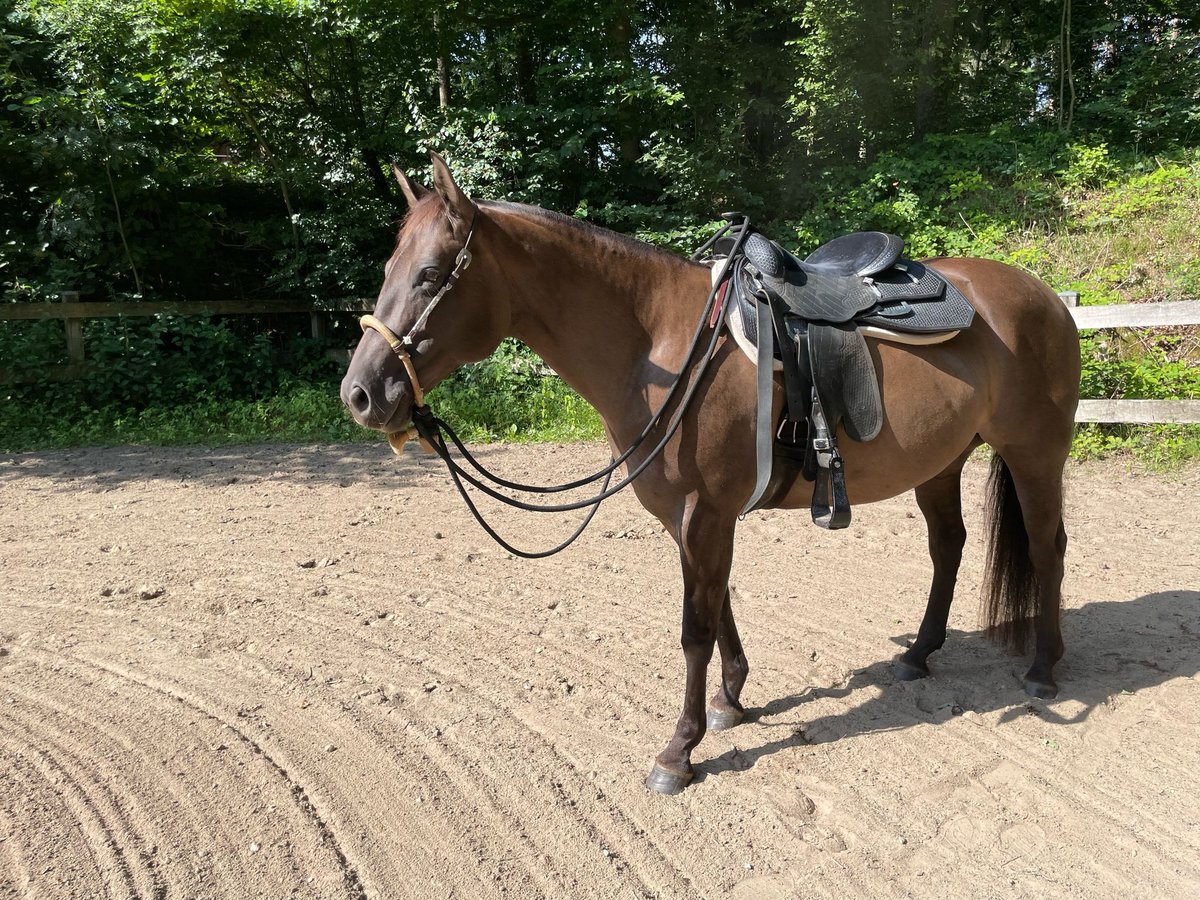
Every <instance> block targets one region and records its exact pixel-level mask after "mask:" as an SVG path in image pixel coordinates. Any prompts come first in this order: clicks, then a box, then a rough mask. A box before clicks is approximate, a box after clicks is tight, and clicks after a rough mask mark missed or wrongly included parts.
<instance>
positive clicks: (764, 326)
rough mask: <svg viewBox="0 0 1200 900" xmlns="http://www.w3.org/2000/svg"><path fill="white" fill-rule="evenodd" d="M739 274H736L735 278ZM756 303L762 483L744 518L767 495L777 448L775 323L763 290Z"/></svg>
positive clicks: (757, 434) (758, 451)
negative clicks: (773, 412) (775, 424)
mask: <svg viewBox="0 0 1200 900" xmlns="http://www.w3.org/2000/svg"><path fill="white" fill-rule="evenodd" d="M737 274H738V273H735V274H734V277H735V278H736V277H737ZM754 302H755V319H756V330H757V332H758V360H757V365H758V416H757V420H756V422H755V426H754V435H755V438H754V439H755V448H756V449H755V457H756V460H757V469H758V480H757V482H756V483H755V485H754V493H753V494H751V495H750V499H749V500H748V501H746V505H745V506H744V507H743V508H742V515H745V514H746V513H748V512H750V510H752V509H754V508H755V507H756V506H758V504H759V501H761V500H762V498H763V494H765V493H766V492H767V485H768V484H769V483H770V481H771V463H772V456H773V453H774V447H775V428H774V424H773V421H772V417H771V413H772V410H773V409H774V407H775V404H774V402H773V400H774V388H775V342H774V340H773V338H774V336H775V323H774V322H773V321H772V318H773V317H772V315H771V305H770V302H769V301H768V299H767V296H766V294H765V293H764V292H763V291H759V292H758V293H756V294H755V296H754Z"/></svg>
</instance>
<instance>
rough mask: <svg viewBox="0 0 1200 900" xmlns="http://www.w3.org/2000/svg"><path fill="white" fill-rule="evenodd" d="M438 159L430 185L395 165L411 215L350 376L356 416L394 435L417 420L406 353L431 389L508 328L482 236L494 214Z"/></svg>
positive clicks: (345, 391) (348, 396)
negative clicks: (492, 289)
mask: <svg viewBox="0 0 1200 900" xmlns="http://www.w3.org/2000/svg"><path fill="white" fill-rule="evenodd" d="M431 156H432V158H433V183H434V189H433V190H432V191H430V190H427V189H425V188H423V187H421V186H420V185H419V184H417V183H416V182H414V181H413V180H411V179H410V178H409V177H408V176H407V175H405V174H404V173H403V172H401V171H400V170H399V169H398V168H397V169H395V173H396V180H397V181H399V182H400V188H401V190H403V192H404V196H405V197H406V198H407V199H408V206H409V210H408V215H407V217H406V218H405V220H404V224H403V225H402V226H401V228H400V235H399V238H398V239H397V241H396V249H395V251H394V252H393V253H392V256H391V258H390V259H389V260H388V261H387V264H386V265H385V266H384V276H383V287H382V288H381V289H380V291H379V299H378V300H376V302H375V311H374V323H373V324H366V325H365V326H364V334H363V337H362V340H361V341H359V344H358V347H357V348H356V349H355V351H354V357H353V358H352V359H351V361H350V367H349V369H348V370H347V371H346V377H345V378H343V379H342V391H341V395H342V402H343V403H345V404H346V406H347V407H348V408H349V410H350V413H351V414H352V415H353V416H354V419H355V421H356V422H358V423H359V424H360V425H362V426H364V427H366V428H374V429H377V430H379V431H383V432H385V433H387V434H396V433H398V432H402V431H404V430H406V428H407V426H408V424H409V422H410V420H411V418H412V409H413V404H414V399H415V398H414V386H413V379H412V378H411V377H410V375H409V372H408V371H407V370H406V365H407V363H406V362H405V357H406V356H407V357H408V358H409V359H410V361H411V365H412V370H413V371H414V372H415V373H416V375H417V380H418V381H419V384H420V387H419V388H418V389H417V390H418V391H419V390H420V389H424V390H429V389H431V388H433V387H434V386H435V385H437V383H438V382H439V381H441V380H442V379H443V378H445V377H446V376H447V375H449V374H450V373H451V372H453V371H454V370H455V369H457V368H458V367H459V366H461V365H463V364H464V363H468V362H475V361H477V360H480V359H483V358H484V357H486V356H488V355H489V354H490V353H491V352H492V351H493V350H495V349H496V346H497V345H498V344H499V343H500V340H501V339H502V338H503V337H504V335H505V334H506V333H507V327H508V312H507V310H506V308H504V307H503V305H502V304H501V303H499V302H498V300H497V298H493V297H491V296H489V292H488V291H487V290H485V287H486V284H487V282H488V281H489V280H493V282H494V279H489V275H493V274H494V272H489V271H488V270H489V269H491V268H492V263H493V260H492V259H491V258H490V257H489V254H488V253H487V250H486V247H485V245H486V243H487V241H486V238H485V237H484V235H483V234H482V233H483V232H485V231H487V230H488V227H487V220H486V218H485V216H484V215H483V214H481V213H480V211H479V209H478V207H476V206H475V204H474V203H472V202H471V200H470V198H469V197H467V195H466V194H465V193H463V191H462V189H461V188H460V187H459V186H458V184H456V183H455V181H454V176H452V175H451V174H450V169H449V168H448V167H447V166H446V163H445V161H444V160H443V159H442V158H441V157H440V156H438V155H437V154H436V153H435V154H431ZM468 242H469V246H468ZM464 251H465V252H464ZM472 259H473V260H474V264H473V265H472V268H471V271H470V273H469V274H464V272H465V271H466V266H467V264H468V263H470V262H471V261H472ZM459 277H461V279H462V280H461V281H459V280H458V278H459ZM451 287H452V288H453V290H450V288H451ZM379 326H383V327H382V328H380V327H379ZM388 332H390V334H388ZM389 341H394V342H396V343H398V344H401V345H402V346H399V347H393V346H391V344H390V343H389Z"/></svg>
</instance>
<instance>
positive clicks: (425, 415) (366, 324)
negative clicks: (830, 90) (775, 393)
mask: <svg viewBox="0 0 1200 900" xmlns="http://www.w3.org/2000/svg"><path fill="white" fill-rule="evenodd" d="M476 215H478V213H476ZM724 218H726V219H728V220H729V224H728V225H725V226H723V227H722V228H721V229H720V230H719V231H718V232H717V233H716V234H714V235H713V236H712V237H711V238H709V239H708V240H707V241H705V243H704V244H703V245H702V246H701V247H700V248H699V249H698V250H697V251H696V252H695V253H693V254H692V257H691V258H692V259H693V260H699V259H700V258H701V257H702V255H703V254H704V253H705V252H706V251H707V250H708V249H709V248H711V247H712V246H713V245H714V244H715V243H716V242H717V241H718V240H719V239H720V238H721V237H723V236H724V235H726V234H727V233H729V232H730V230H732V229H734V228H737V229H738V230H737V237H736V239H735V241H734V245H733V249H732V250H731V251H730V254H729V258H730V259H731V260H732V259H733V258H735V257H736V256H737V254H738V253H740V252H741V248H742V244H743V242H744V240H745V238H746V236H747V235H748V233H749V228H748V227H747V226H748V225H749V221H748V220H747V219H746V217H745V216H743V215H741V214H740V213H728V214H726V215H725V216H724ZM738 220H740V226H739V222H738ZM474 234H475V222H474V221H472V223H471V230H470V232H469V233H468V234H467V240H466V242H465V243H464V244H463V247H462V249H461V250H460V251H459V252H458V256H457V258H456V260H455V265H454V269H453V270H452V271H451V272H450V274H449V275H448V276H447V278H446V282H445V283H444V284H443V285H442V287H441V288H440V289H439V290H438V292H437V294H435V295H434V297H433V299H432V300H431V301H430V302H429V304H428V305H427V306H426V307H425V309H424V311H423V312H422V313H421V315H420V317H419V318H418V319H417V322H416V324H414V325H413V327H412V328H410V329H409V330H408V333H407V334H406V335H405V336H404V337H403V338H399V337H397V336H396V334H395V332H393V331H392V330H391V329H390V328H388V327H387V325H385V324H384V323H383V322H381V321H380V320H379V319H377V318H376V317H375V316H373V315H366V316H363V317H362V318H360V319H359V325H360V326H361V327H362V330H363V332H364V333H365V332H366V331H367V330H368V329H370V330H373V331H376V332H378V333H379V335H380V336H381V337H383V339H384V340H386V341H387V342H388V345H389V346H390V347H391V348H392V352H394V353H395V354H396V356H397V357H398V358H399V359H400V362H401V363H402V364H403V365H404V369H405V372H406V373H407V374H408V378H409V381H410V383H411V385H412V391H413V426H412V427H411V428H409V429H407V430H406V431H403V432H397V433H395V434H390V435H388V443H389V444H391V446H392V449H393V450H394V451H395V452H396V453H399V452H400V451H401V450H402V449H403V447H404V445H405V443H406V442H407V441H408V440H410V439H411V438H413V437H418V438H419V439H420V442H421V446H422V448H423V449H425V450H426V451H427V452H432V453H435V454H437V455H438V456H439V457H440V458H441V459H442V461H443V462H444V463H445V464H446V468H447V470H448V471H449V473H450V478H451V480H452V481H453V482H454V486H455V488H456V489H457V490H458V493H459V495H460V496H461V497H462V499H463V501H464V502H465V503H466V505H467V509H469V510H470V511H471V514H472V516H474V518H475V521H477V522H478V523H479V525H480V526H481V527H482V528H483V530H484V531H486V532H487V533H488V535H489V536H490V537H491V538H492V539H493V540H494V541H496V543H498V544H499V545H500V546H501V547H503V548H504V549H505V550H507V551H508V552H509V553H512V554H513V555H514V556H520V557H523V558H525V559H541V558H544V557H547V556H552V555H553V554H555V553H558V552H559V551H561V550H565V549H566V548H567V547H569V546H570V545H571V544H572V543H574V542H575V540H576V539H577V538H578V537H579V536H580V535H581V534H583V532H584V530H585V529H586V528H587V526H588V525H589V524H590V523H591V521H592V518H593V517H594V516H595V515H596V512H597V510H599V508H600V504H601V503H602V502H604V501H605V500H607V499H608V498H609V497H611V496H613V495H614V494H616V493H618V492H619V491H621V490H623V489H624V488H626V487H628V486H629V485H630V484H631V483H632V482H633V481H634V480H635V479H636V478H637V477H638V476H639V475H641V474H642V473H643V472H644V471H646V469H647V468H649V466H650V464H651V463H653V462H654V460H655V459H657V458H658V456H659V455H660V454H661V453H662V451H663V450H664V449H665V447H666V446H667V444H668V443H670V441H671V438H673V437H674V436H675V432H676V431H678V430H679V426H680V425H681V424H682V422H683V417H684V414H685V413H686V412H687V410H688V407H689V406H690V405H691V401H692V398H693V397H694V396H695V393H696V391H697V389H698V388H699V386H700V384H701V382H703V380H704V375H705V373H706V372H707V371H708V366H709V365H710V364H711V363H712V361H713V358H714V357H715V355H716V350H717V347H718V344H719V340H720V336H721V331H722V327H723V325H724V322H725V315H726V310H727V309H728V304H727V303H725V302H724V291H723V288H724V287H725V284H726V282H727V280H728V279H729V277H730V275H731V273H732V270H733V267H732V266H731V265H726V266H725V268H724V270H723V272H722V274H721V275H720V276H719V277H718V278H717V279H716V281H715V283H714V284H713V286H712V288H711V290H710V291H709V294H708V299H707V301H706V302H705V306H704V311H703V313H702V314H701V316H700V322H699V324H698V326H697V327H696V331H695V334H694V335H693V337H692V341H691V344H690V345H689V347H688V352H687V355H686V356H685V357H684V360H683V363H682V364H681V366H680V370H679V374H678V375H676V376H675V379H674V381H673V382H672V383H671V386H670V388H668V390H667V393H666V396H665V397H664V398H663V401H662V403H661V404H660V405H659V407H658V409H657V410H656V411H655V413H654V414H653V415H652V416H651V417H650V419H649V421H648V422H647V423H646V426H645V427H644V428H643V429H642V431H641V433H640V434H639V435H638V436H637V437H636V438H635V439H634V440H633V441H632V442H631V443H630V445H629V447H627V448H626V449H625V450H624V451H623V452H622V453H621V454H620V455H619V456H617V457H615V458H613V460H612V461H611V462H610V463H609V464H608V465H607V466H605V467H604V468H603V469H600V470H599V471H598V472H595V473H593V474H592V475H589V476H587V477H585V478H579V479H576V480H575V481H571V482H566V483H564V484H557V485H528V484H521V483H520V482H514V481H508V480H506V479H504V478H501V477H499V476H497V475H495V474H493V473H492V472H489V471H488V470H487V469H486V468H485V467H484V466H483V464H482V463H480V462H479V461H478V460H477V459H476V458H475V457H474V456H473V455H472V454H471V452H470V451H469V450H468V449H467V448H466V447H465V446H464V445H463V442H462V440H461V439H460V438H459V437H458V435H457V434H456V433H455V431H454V429H453V428H451V427H450V425H449V424H448V423H446V422H445V421H444V420H442V419H440V418H438V417H437V416H435V415H434V413H433V411H432V410H430V408H429V407H428V406H427V405H426V404H425V392H424V390H423V389H422V388H421V384H420V380H419V378H418V377H417V371H416V365H415V364H414V362H413V359H412V356H411V354H410V352H409V349H410V348H411V347H412V346H413V341H412V337H413V335H414V334H415V333H416V332H417V331H418V330H419V329H420V328H422V327H423V326H424V325H425V323H426V321H427V320H428V319H429V315H430V313H432V312H433V308H434V307H435V306H436V305H437V304H438V302H439V301H441V299H442V297H444V296H445V295H446V294H447V293H448V292H449V290H450V289H451V288H452V287H453V286H454V284H455V282H457V281H458V279H459V277H460V276H461V275H462V273H463V271H465V270H466V268H467V266H469V265H470V263H471V258H472V257H471V253H470V251H469V250H468V249H467V247H468V245H469V244H470V243H471V238H472V236H473V235H474ZM706 329H711V332H712V334H711V337H710V339H709V342H708V346H707V347H706V348H705V350H704V353H703V355H702V357H701V358H700V360H699V361H698V363H697V368H696V370H695V372H694V374H693V377H692V378H691V383H690V384H689V386H688V388H687V390H686V391H685V392H684V395H683V397H682V399H681V401H680V403H679V406H678V408H677V409H676V410H675V412H674V413H673V414H672V416H671V419H670V421H669V422H668V424H667V428H666V431H665V432H664V433H663V435H662V437H661V439H660V440H659V441H658V443H657V444H655V446H654V447H653V448H652V449H651V450H650V451H649V453H648V454H647V455H646V457H645V458H644V459H643V460H642V461H641V462H640V463H638V465H637V466H636V467H635V468H634V469H633V470H632V471H631V472H630V473H629V474H628V475H627V476H626V477H625V478H624V479H622V480H621V481H620V482H618V483H617V484H616V485H613V486H612V487H610V486H609V485H610V482H611V481H612V476H613V473H614V472H615V471H616V470H617V468H618V467H619V466H621V465H622V464H623V463H625V462H626V461H627V460H628V459H629V458H630V457H631V456H632V455H633V454H634V453H635V452H636V451H637V449H638V448H639V447H640V446H641V445H642V444H643V443H644V442H645V441H646V440H647V438H649V436H650V434H651V433H652V432H653V431H654V430H655V428H657V427H658V425H659V424H660V423H661V421H662V418H663V415H664V414H665V413H666V411H667V409H668V407H669V406H670V404H671V402H672V401H673V400H674V398H675V396H676V394H677V392H678V390H679V388H680V386H681V385H682V384H683V383H684V382H685V381H687V380H688V366H689V364H690V363H691V361H692V357H693V356H695V354H696V349H697V347H698V346H699V344H700V339H701V338H702V337H703V335H704V332H705V330H706ZM446 436H449V438H450V441H451V443H453V444H454V446H455V448H457V450H458V451H459V453H460V454H461V455H462V456H463V458H464V459H466V460H467V462H468V463H469V464H470V465H471V467H472V468H473V469H474V470H475V471H476V472H478V473H479V475H481V476H482V477H483V478H485V479H487V481H490V482H491V483H492V484H495V485H498V486H499V487H503V488H508V489H510V490H516V491H523V492H527V493H541V494H557V493H562V492H563V491H569V490H572V489H575V488H579V487H583V486H585V485H589V484H593V483H595V482H597V481H599V480H600V479H603V484H602V485H601V486H600V491H599V493H597V494H595V495H593V496H591V497H589V498H587V499H585V500H578V501H573V502H569V503H548V504H534V503H525V502H523V501H520V500H516V499H514V498H512V497H509V496H507V495H505V494H503V493H500V492H499V491H497V490H496V489H495V488H493V487H491V486H490V485H488V484H487V483H485V482H484V481H482V480H480V479H479V478H477V477H476V476H474V475H472V474H471V473H470V472H469V471H467V470H466V469H465V468H463V466H462V465H461V464H459V463H458V461H457V460H455V459H454V457H453V456H452V455H451V453H450V449H449V447H448V446H447V445H446ZM463 481H466V482H467V483H468V484H470V485H471V486H472V487H474V488H476V489H477V490H480V491H482V492H483V493H484V494H486V495H488V496H489V497H492V498H494V499H496V500H499V501H500V502H502V503H504V504H506V505H508V506H512V507H514V508H516V509H521V510H525V511H528V512H544V513H557V512H570V511H573V510H578V509H584V508H588V507H590V509H588V513H587V515H586V516H585V517H584V519H583V521H582V522H581V523H580V524H579V526H578V527H577V528H576V529H575V531H574V532H572V534H571V535H570V537H568V538H567V539H566V540H564V541H563V542H562V543H561V544H558V545H557V546H555V547H552V548H551V549H549V550H542V551H532V552H531V551H526V550H520V549H518V548H516V547H514V546H512V545H511V544H510V543H508V542H507V541H506V540H505V539H504V538H503V537H501V536H500V535H499V534H498V533H497V532H496V530H495V529H494V528H493V527H492V526H491V525H490V524H489V523H488V522H487V521H486V520H485V519H484V517H483V515H482V514H481V513H480V512H479V509H478V508H477V507H476V505H475V503H474V501H473V500H472V499H471V496H470V494H469V493H468V492H467V490H466V488H465V487H464V486H463Z"/></svg>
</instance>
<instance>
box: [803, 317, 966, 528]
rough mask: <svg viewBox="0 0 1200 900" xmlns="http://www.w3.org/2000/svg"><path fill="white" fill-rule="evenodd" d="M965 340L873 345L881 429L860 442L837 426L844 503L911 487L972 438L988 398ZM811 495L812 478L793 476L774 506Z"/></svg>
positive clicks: (945, 464) (808, 498) (942, 467)
mask: <svg viewBox="0 0 1200 900" xmlns="http://www.w3.org/2000/svg"><path fill="white" fill-rule="evenodd" d="M964 337H966V336H965V335H964ZM872 343H874V342H872ZM952 343H954V342H952ZM966 344H967V341H965V340H964V341H962V343H960V344H959V345H958V346H957V347H953V348H952V347H951V346H950V345H935V346H932V347H927V348H919V349H908V348H903V349H897V348H896V347H895V346H894V345H882V346H880V347H872V356H873V357H874V358H875V365H876V367H877V371H879V372H880V373H881V378H880V385H881V389H882V397H883V408H884V422H883V428H882V429H881V430H880V432H879V434H878V436H876V437H875V438H874V439H873V440H871V441H868V442H866V443H859V442H858V441H854V440H851V439H850V438H849V437H847V436H846V434H845V432H844V431H843V430H841V429H839V430H838V450H839V451H840V452H841V454H842V458H843V459H844V460H845V473H846V492H847V494H848V495H849V497H850V502H851V504H856V503H874V502H875V501H877V500H886V499H888V498H889V497H895V496H897V495H898V494H903V493H904V492H905V491H909V490H912V489H913V488H914V487H916V486H917V485H919V484H924V483H925V482H926V481H928V480H929V479H931V478H933V477H934V476H936V475H938V474H940V473H941V472H942V471H943V470H945V469H946V468H947V467H948V466H949V465H950V464H951V463H953V462H954V461H955V460H956V459H958V457H959V456H960V455H961V454H962V453H963V452H964V451H965V450H966V449H967V448H968V447H970V446H971V445H972V444H973V443H974V442H975V437H976V435H977V434H978V433H979V429H980V427H981V426H982V424H983V422H984V420H985V418H986V410H985V404H986V402H987V398H986V388H985V378H984V375H983V371H982V367H980V366H978V365H975V366H972V365H969V364H964V360H963V355H962V354H961V349H962V348H963V346H964V345H966ZM811 500H812V484H811V483H810V482H806V481H804V480H803V479H799V478H798V479H797V481H796V483H795V484H793V485H792V487H791V490H789V492H788V494H787V496H786V498H785V499H784V502H783V503H781V504H780V505H781V506H783V507H785V508H789V509H791V508H796V507H801V506H807V505H808V504H809V503H810V502H811Z"/></svg>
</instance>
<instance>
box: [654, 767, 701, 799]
mask: <svg viewBox="0 0 1200 900" xmlns="http://www.w3.org/2000/svg"><path fill="white" fill-rule="evenodd" d="M691 780H692V773H691V772H688V773H687V774H686V775H677V774H676V773H675V772H668V771H667V770H666V769H664V768H662V767H661V766H659V764H658V763H655V764H654V768H653V769H651V770H650V774H649V775H647V776H646V787H648V788H650V790H652V791H655V792H657V793H659V794H678V793H681V792H682V791H683V789H684V788H685V787H687V786H688V782H690V781H691Z"/></svg>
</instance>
